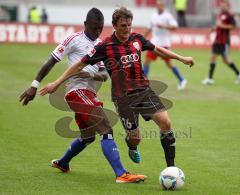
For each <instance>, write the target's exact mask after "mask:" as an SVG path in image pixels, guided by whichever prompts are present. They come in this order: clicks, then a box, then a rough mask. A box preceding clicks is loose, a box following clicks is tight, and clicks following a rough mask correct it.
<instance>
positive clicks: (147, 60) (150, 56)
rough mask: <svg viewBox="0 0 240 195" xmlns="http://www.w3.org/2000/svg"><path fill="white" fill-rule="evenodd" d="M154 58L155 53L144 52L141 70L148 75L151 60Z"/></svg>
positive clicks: (155, 56)
mask: <svg viewBox="0 0 240 195" xmlns="http://www.w3.org/2000/svg"><path fill="white" fill-rule="evenodd" d="M156 59H157V55H156V54H155V53H153V52H152V51H147V52H146V55H145V61H144V64H143V71H144V74H145V75H146V76H148V73H149V70H150V64H151V62H152V61H155V60H156Z"/></svg>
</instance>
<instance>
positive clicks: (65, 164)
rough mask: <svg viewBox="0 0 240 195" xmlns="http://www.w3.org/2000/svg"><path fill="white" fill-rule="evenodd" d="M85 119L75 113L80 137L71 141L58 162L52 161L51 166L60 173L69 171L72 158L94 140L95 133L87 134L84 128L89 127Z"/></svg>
mask: <svg viewBox="0 0 240 195" xmlns="http://www.w3.org/2000/svg"><path fill="white" fill-rule="evenodd" d="M85 118H86V116H83V114H82V113H75V120H76V122H77V124H78V126H79V129H80V131H81V136H79V137H77V138H76V139H75V140H73V142H72V143H71V144H70V145H69V147H68V149H67V151H66V152H65V154H64V155H63V156H62V157H61V158H60V159H59V160H53V161H52V166H53V167H55V168H58V169H60V170H61V171H62V172H68V171H69V170H70V169H69V163H70V161H71V160H72V158H74V157H75V156H77V155H78V154H79V153H80V152H82V151H83V150H84V149H85V148H86V146H87V145H88V144H91V143H92V142H94V140H95V133H92V134H90V133H89V132H88V133H87V128H86V127H89V125H88V124H86V122H85V120H86V119H85Z"/></svg>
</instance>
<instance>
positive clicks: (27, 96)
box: [19, 56, 58, 106]
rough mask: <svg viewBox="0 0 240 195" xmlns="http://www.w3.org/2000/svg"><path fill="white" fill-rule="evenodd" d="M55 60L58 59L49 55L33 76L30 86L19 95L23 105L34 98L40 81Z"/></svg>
mask: <svg viewBox="0 0 240 195" xmlns="http://www.w3.org/2000/svg"><path fill="white" fill-rule="evenodd" d="M57 62H58V61H57V60H56V59H55V58H53V57H52V56H51V57H50V58H49V59H48V61H47V62H46V63H44V64H43V66H42V68H41V69H40V71H39V72H38V74H37V76H36V77H35V80H34V81H33V82H32V84H31V86H30V87H29V88H28V89H27V90H25V91H24V92H23V93H22V95H21V96H20V100H19V101H20V102H22V105H23V106H25V105H27V104H28V103H29V101H32V100H33V99H34V97H35V95H36V93H37V88H38V86H39V84H40V82H41V81H42V79H43V78H44V77H45V76H46V75H47V74H48V73H49V71H50V70H51V69H52V68H53V66H54V65H55V64H56V63H57Z"/></svg>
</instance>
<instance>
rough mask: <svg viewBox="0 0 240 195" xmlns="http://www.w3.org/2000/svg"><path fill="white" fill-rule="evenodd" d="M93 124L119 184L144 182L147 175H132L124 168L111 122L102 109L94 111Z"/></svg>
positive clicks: (98, 108)
mask: <svg viewBox="0 0 240 195" xmlns="http://www.w3.org/2000/svg"><path fill="white" fill-rule="evenodd" d="M91 115H92V116H93V117H91V122H92V124H93V125H94V124H97V125H95V127H94V128H95V130H96V131H97V132H98V133H99V134H100V140H101V147H102V151H103V154H104V156H105V157H106V159H107V160H108V162H109V164H110V165H111V167H112V169H113V170H114V172H115V175H116V182H117V183H134V182H139V181H144V180H145V179H146V178H147V177H146V176H145V175H136V174H131V173H129V172H127V171H126V169H125V168H124V167H123V165H122V163H121V160H120V155H119V152H118V148H117V145H116V143H115V141H114V139H113V131H112V128H111V126H110V125H109V121H108V120H107V117H106V115H105V113H104V111H103V109H102V108H101V107H96V108H95V109H93V110H92V112H91ZM99 119H100V120H99Z"/></svg>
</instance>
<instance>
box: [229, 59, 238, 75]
mask: <svg viewBox="0 0 240 195" xmlns="http://www.w3.org/2000/svg"><path fill="white" fill-rule="evenodd" d="M229 67H230V68H231V69H232V70H233V71H234V72H235V73H236V75H239V70H238V68H237V67H236V65H235V64H234V63H233V62H232V63H230V64H229Z"/></svg>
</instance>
